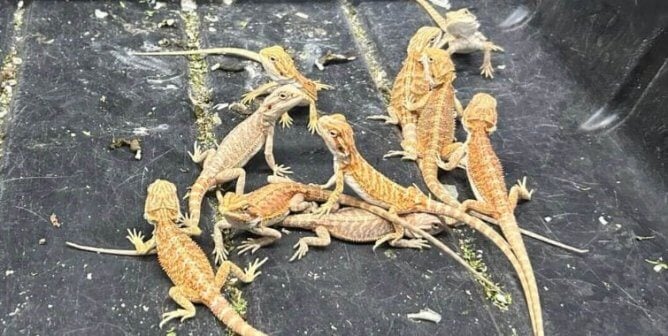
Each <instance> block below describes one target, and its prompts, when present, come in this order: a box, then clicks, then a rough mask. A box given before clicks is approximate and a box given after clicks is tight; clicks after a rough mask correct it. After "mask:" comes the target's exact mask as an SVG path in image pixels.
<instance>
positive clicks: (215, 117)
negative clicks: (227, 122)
mask: <svg viewBox="0 0 668 336" xmlns="http://www.w3.org/2000/svg"><path fill="white" fill-rule="evenodd" d="M211 117H212V119H213V120H212V121H213V125H214V126H219V125H221V124H222V123H223V121H222V120H220V115H218V113H214V114H213V115H212V116H211Z"/></svg>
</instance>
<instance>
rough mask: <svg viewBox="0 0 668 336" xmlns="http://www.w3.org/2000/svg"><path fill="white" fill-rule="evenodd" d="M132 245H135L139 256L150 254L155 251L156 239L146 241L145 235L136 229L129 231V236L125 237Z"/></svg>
mask: <svg viewBox="0 0 668 336" xmlns="http://www.w3.org/2000/svg"><path fill="white" fill-rule="evenodd" d="M125 238H127V239H128V240H129V241H130V243H132V245H134V247H135V250H136V251H137V253H139V254H150V253H151V252H152V251H155V245H156V243H155V237H151V238H150V239H149V240H147V241H144V234H143V233H141V231H137V230H135V229H132V230H130V229H128V235H127V236H125Z"/></svg>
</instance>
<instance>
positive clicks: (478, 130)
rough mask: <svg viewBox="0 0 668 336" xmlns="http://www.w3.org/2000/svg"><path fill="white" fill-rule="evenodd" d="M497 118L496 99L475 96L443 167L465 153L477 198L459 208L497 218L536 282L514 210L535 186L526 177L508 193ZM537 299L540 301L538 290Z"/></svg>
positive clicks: (452, 166)
mask: <svg viewBox="0 0 668 336" xmlns="http://www.w3.org/2000/svg"><path fill="white" fill-rule="evenodd" d="M496 121H497V110H496V99H494V97H492V96H490V95H488V94H485V93H478V94H476V95H475V96H473V98H472V99H471V102H470V103H469V105H468V106H467V107H466V109H465V110H464V116H463V118H462V124H463V125H464V129H465V130H466V133H467V138H466V142H465V143H464V144H463V146H460V147H459V148H457V149H456V150H455V151H454V153H452V155H451V156H450V161H449V162H448V163H447V164H445V165H444V169H446V170H452V169H455V168H456V167H457V165H458V163H459V162H460V161H461V160H462V159H463V158H464V157H466V174H467V175H468V180H469V183H470V185H471V189H473V193H474V194H475V198H476V200H466V201H464V202H462V204H461V207H460V209H461V210H463V211H468V210H475V211H477V212H480V213H482V214H485V215H488V216H491V217H492V218H494V219H496V220H497V221H498V222H499V226H500V227H501V231H502V232H503V235H504V236H506V238H507V239H508V243H509V244H510V247H511V248H512V249H513V252H514V253H515V255H517V258H518V259H519V260H520V262H521V263H522V265H523V269H524V271H525V274H526V277H527V279H528V281H529V283H530V284H531V283H534V284H535V282H536V280H535V278H534V274H533V270H532V267H531V262H530V261H529V255H528V254H527V251H526V247H525V246H524V242H523V241H522V235H521V233H520V230H519V226H518V225H517V220H516V219H515V215H514V214H513V212H514V210H515V206H516V205H517V202H518V200H519V199H525V200H529V199H531V194H532V193H533V190H531V191H529V190H528V189H527V187H526V177H525V178H524V179H523V180H522V181H518V183H517V185H515V186H513V187H512V188H511V189H510V193H508V190H507V189H506V183H505V182H504V178H503V167H502V166H501V162H500V161H499V158H498V156H497V155H496V153H495V152H494V148H493V147H492V143H491V141H490V139H489V135H490V134H491V133H492V132H494V130H496ZM534 286H535V285H534ZM534 299H535V300H536V303H537V304H538V300H539V298H538V295H537V293H536V297H535V298H534ZM537 318H540V315H537ZM541 324H542V321H541V320H539V319H538V320H537V325H541Z"/></svg>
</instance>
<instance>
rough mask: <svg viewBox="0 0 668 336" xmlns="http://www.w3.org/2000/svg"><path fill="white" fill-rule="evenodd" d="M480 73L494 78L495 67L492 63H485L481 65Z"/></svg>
mask: <svg viewBox="0 0 668 336" xmlns="http://www.w3.org/2000/svg"><path fill="white" fill-rule="evenodd" d="M480 74H481V75H482V76H483V77H485V78H489V79H492V78H494V68H493V67H492V64H491V63H485V64H483V65H482V66H481V67H480Z"/></svg>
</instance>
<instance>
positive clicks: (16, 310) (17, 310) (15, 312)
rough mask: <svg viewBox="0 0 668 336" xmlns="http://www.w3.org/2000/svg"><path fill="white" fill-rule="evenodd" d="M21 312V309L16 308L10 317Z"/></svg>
mask: <svg viewBox="0 0 668 336" xmlns="http://www.w3.org/2000/svg"><path fill="white" fill-rule="evenodd" d="M20 311H21V310H20V309H19V307H16V309H14V311H13V312H11V313H9V314H8V315H9V316H14V315H16V314H18V313H19V312H20Z"/></svg>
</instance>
